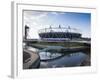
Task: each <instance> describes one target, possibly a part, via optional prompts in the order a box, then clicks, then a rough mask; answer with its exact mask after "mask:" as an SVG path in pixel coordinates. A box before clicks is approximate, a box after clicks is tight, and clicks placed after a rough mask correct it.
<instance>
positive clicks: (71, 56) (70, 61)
mask: <svg viewBox="0 0 100 80" xmlns="http://www.w3.org/2000/svg"><path fill="white" fill-rule="evenodd" d="M28 49H29V50H33V51H38V54H39V55H40V68H56V67H73V66H81V65H83V63H84V62H85V61H86V60H89V59H90V58H89V57H90V56H89V55H87V54H86V53H85V52H74V53H68V52H65V53H57V52H41V50H39V49H36V48H33V47H28Z"/></svg>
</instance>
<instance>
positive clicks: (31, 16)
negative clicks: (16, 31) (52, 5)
mask: <svg viewBox="0 0 100 80" xmlns="http://www.w3.org/2000/svg"><path fill="white" fill-rule="evenodd" d="M23 13H24V15H23V16H24V17H23V18H24V26H25V25H27V26H29V28H30V30H29V38H39V36H38V31H39V29H43V28H49V27H50V26H52V27H58V26H59V25H61V26H62V27H66V28H67V27H68V26H70V27H71V28H76V29H78V31H80V32H81V33H82V37H90V36H91V35H90V34H91V33H90V32H91V14H90V13H74V12H45V11H23ZM23 29H24V28H23Z"/></svg>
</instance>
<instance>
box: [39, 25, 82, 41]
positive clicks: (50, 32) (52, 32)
mask: <svg viewBox="0 0 100 80" xmlns="http://www.w3.org/2000/svg"><path fill="white" fill-rule="evenodd" d="M39 36H40V38H41V39H42V40H67V39H76V38H81V36H82V34H81V33H79V32H77V31H75V29H72V28H71V27H70V26H68V28H66V27H61V26H60V25H59V27H55V28H52V27H51V26H50V28H44V29H40V30H39Z"/></svg>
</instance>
